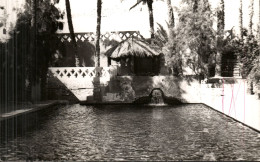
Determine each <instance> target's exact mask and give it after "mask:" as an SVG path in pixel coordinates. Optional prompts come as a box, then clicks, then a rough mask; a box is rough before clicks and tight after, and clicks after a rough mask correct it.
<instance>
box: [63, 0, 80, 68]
mask: <svg viewBox="0 0 260 162" xmlns="http://www.w3.org/2000/svg"><path fill="white" fill-rule="evenodd" d="M65 1H66V12H67V19H68V26H69V31H70V36H71V40H72V43H73V48H74V54H75V65H76V67H79V56H78V49H77V42H76V38H75V33H74V28H73V22H72V17H71V8H70V1H69V0H65Z"/></svg>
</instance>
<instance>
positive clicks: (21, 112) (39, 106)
mask: <svg viewBox="0 0 260 162" xmlns="http://www.w3.org/2000/svg"><path fill="white" fill-rule="evenodd" d="M66 104H69V102H68V101H66V100H51V101H47V103H38V104H33V105H31V106H30V108H28V109H21V110H16V111H12V112H9V113H3V114H1V115H0V122H1V121H4V120H8V119H11V118H15V117H19V116H21V115H26V114H29V113H32V112H36V111H40V110H43V109H47V108H51V107H53V106H56V105H66Z"/></svg>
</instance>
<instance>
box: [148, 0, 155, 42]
mask: <svg viewBox="0 0 260 162" xmlns="http://www.w3.org/2000/svg"><path fill="white" fill-rule="evenodd" d="M147 6H148V11H149V22H150V33H151V42H152V44H153V39H154V18H153V0H148V1H147Z"/></svg>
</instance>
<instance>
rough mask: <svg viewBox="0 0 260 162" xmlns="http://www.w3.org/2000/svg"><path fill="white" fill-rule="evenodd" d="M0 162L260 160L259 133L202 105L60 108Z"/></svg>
mask: <svg viewBox="0 0 260 162" xmlns="http://www.w3.org/2000/svg"><path fill="white" fill-rule="evenodd" d="M34 124H35V127H33V128H32V129H30V130H28V131H26V132H25V133H23V135H21V136H18V137H16V138H14V139H12V140H9V141H8V142H4V143H2V144H1V145H0V150H1V160H203V159H205V160H207V159H208V160H209V159H211V160H214V159H215V160H239V159H246V160H259V155H260V149H259V148H260V138H259V133H258V132H256V131H254V130H252V129H250V128H248V127H246V126H243V125H242V124H240V123H238V122H236V121H234V120H233V119H231V118H229V117H226V116H224V115H222V114H220V113H218V112H216V111H214V110H212V109H211V108H209V107H207V106H204V105H202V104H187V105H178V106H161V107H156V106H141V105H140V106H135V105H100V106H83V105H78V104H75V105H67V106H59V107H56V108H53V109H48V110H45V111H43V112H40V114H38V116H37V122H36V123H34Z"/></svg>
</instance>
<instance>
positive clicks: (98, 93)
mask: <svg viewBox="0 0 260 162" xmlns="http://www.w3.org/2000/svg"><path fill="white" fill-rule="evenodd" d="M93 85H94V89H93V98H94V101H95V102H102V96H101V84H100V77H97V76H96V77H94V78H93Z"/></svg>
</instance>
